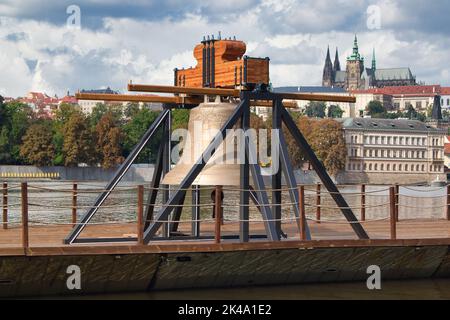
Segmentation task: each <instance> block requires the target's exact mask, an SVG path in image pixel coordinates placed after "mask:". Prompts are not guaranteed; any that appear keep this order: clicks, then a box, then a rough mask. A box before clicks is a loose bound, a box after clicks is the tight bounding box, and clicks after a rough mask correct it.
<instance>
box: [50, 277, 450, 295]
mask: <svg viewBox="0 0 450 320" xmlns="http://www.w3.org/2000/svg"><path fill="white" fill-rule="evenodd" d="M47 298H49V297H47ZM50 298H52V297H50ZM58 298H60V299H106V300H110V299H113V300H116V299H120V300H123V299H128V300H131V299H132V300H336V299H338V300H343V299H345V300H347V299H351V300H354V299H358V300H381V299H382V300H386V299H388V300H389V299H402V300H450V279H443V280H440V279H439V280H418V281H386V282H383V283H382V287H381V290H375V291H372V290H368V289H367V286H366V284H365V283H359V282H357V283H342V284H308V285H293V286H274V287H248V288H232V289H227V288H221V289H202V290H176V291H160V292H149V293H126V294H108V295H86V296H75V297H58Z"/></svg>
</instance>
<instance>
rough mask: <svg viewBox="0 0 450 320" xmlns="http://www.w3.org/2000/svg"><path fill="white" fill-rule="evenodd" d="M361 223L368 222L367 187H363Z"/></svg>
mask: <svg viewBox="0 0 450 320" xmlns="http://www.w3.org/2000/svg"><path fill="white" fill-rule="evenodd" d="M361 221H363V222H364V221H366V185H365V184H363V185H361Z"/></svg>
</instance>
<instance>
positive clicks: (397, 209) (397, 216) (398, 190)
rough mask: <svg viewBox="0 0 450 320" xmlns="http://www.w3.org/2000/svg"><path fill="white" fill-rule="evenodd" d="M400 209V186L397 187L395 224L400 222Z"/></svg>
mask: <svg viewBox="0 0 450 320" xmlns="http://www.w3.org/2000/svg"><path fill="white" fill-rule="evenodd" d="M399 209H400V186H399V185H398V184H396V185H395V222H399V221H400V218H399V214H398V212H399Z"/></svg>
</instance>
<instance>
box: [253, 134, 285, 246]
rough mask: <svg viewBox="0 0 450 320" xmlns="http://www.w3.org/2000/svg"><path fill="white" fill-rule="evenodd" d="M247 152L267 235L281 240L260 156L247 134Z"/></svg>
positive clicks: (271, 238) (274, 239) (275, 239)
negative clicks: (265, 183) (251, 144)
mask: <svg viewBox="0 0 450 320" xmlns="http://www.w3.org/2000/svg"><path fill="white" fill-rule="evenodd" d="M245 152H246V154H247V157H248V160H249V167H250V172H251V174H252V178H253V183H254V185H255V188H256V190H255V193H256V195H257V197H258V202H259V203H260V206H261V213H262V217H263V219H264V227H265V229H266V233H267V237H268V238H269V240H271V241H279V240H280V236H281V235H280V233H278V232H277V228H276V225H275V221H274V216H273V214H272V210H271V208H270V203H269V198H268V196H267V192H266V191H265V190H266V186H265V185H264V179H263V177H262V175H261V168H260V166H259V164H258V157H257V155H256V154H255V153H254V152H253V148H250V138H249V137H247V136H245ZM247 193H249V191H247Z"/></svg>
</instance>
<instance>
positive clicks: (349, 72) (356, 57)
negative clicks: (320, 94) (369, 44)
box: [322, 36, 416, 90]
mask: <svg viewBox="0 0 450 320" xmlns="http://www.w3.org/2000/svg"><path fill="white" fill-rule="evenodd" d="M322 85H323V86H324V87H340V88H344V89H346V90H358V89H368V88H383V87H390V86H411V85H416V78H415V77H414V76H413V74H412V72H411V70H410V69H409V68H390V69H379V68H378V67H377V61H376V57H375V50H374V51H373V57H372V65H371V68H366V67H365V64H364V57H363V56H362V55H361V54H360V52H359V46H358V38H357V37H356V36H355V41H354V44H353V52H352V54H351V55H350V56H349V57H348V58H347V66H346V69H345V70H341V63H340V61H339V53H338V49H336V56H335V58H334V64H333V63H332V62H331V56H330V48H328V50H327V56H326V59H325V66H324V70H323V77H322Z"/></svg>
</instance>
